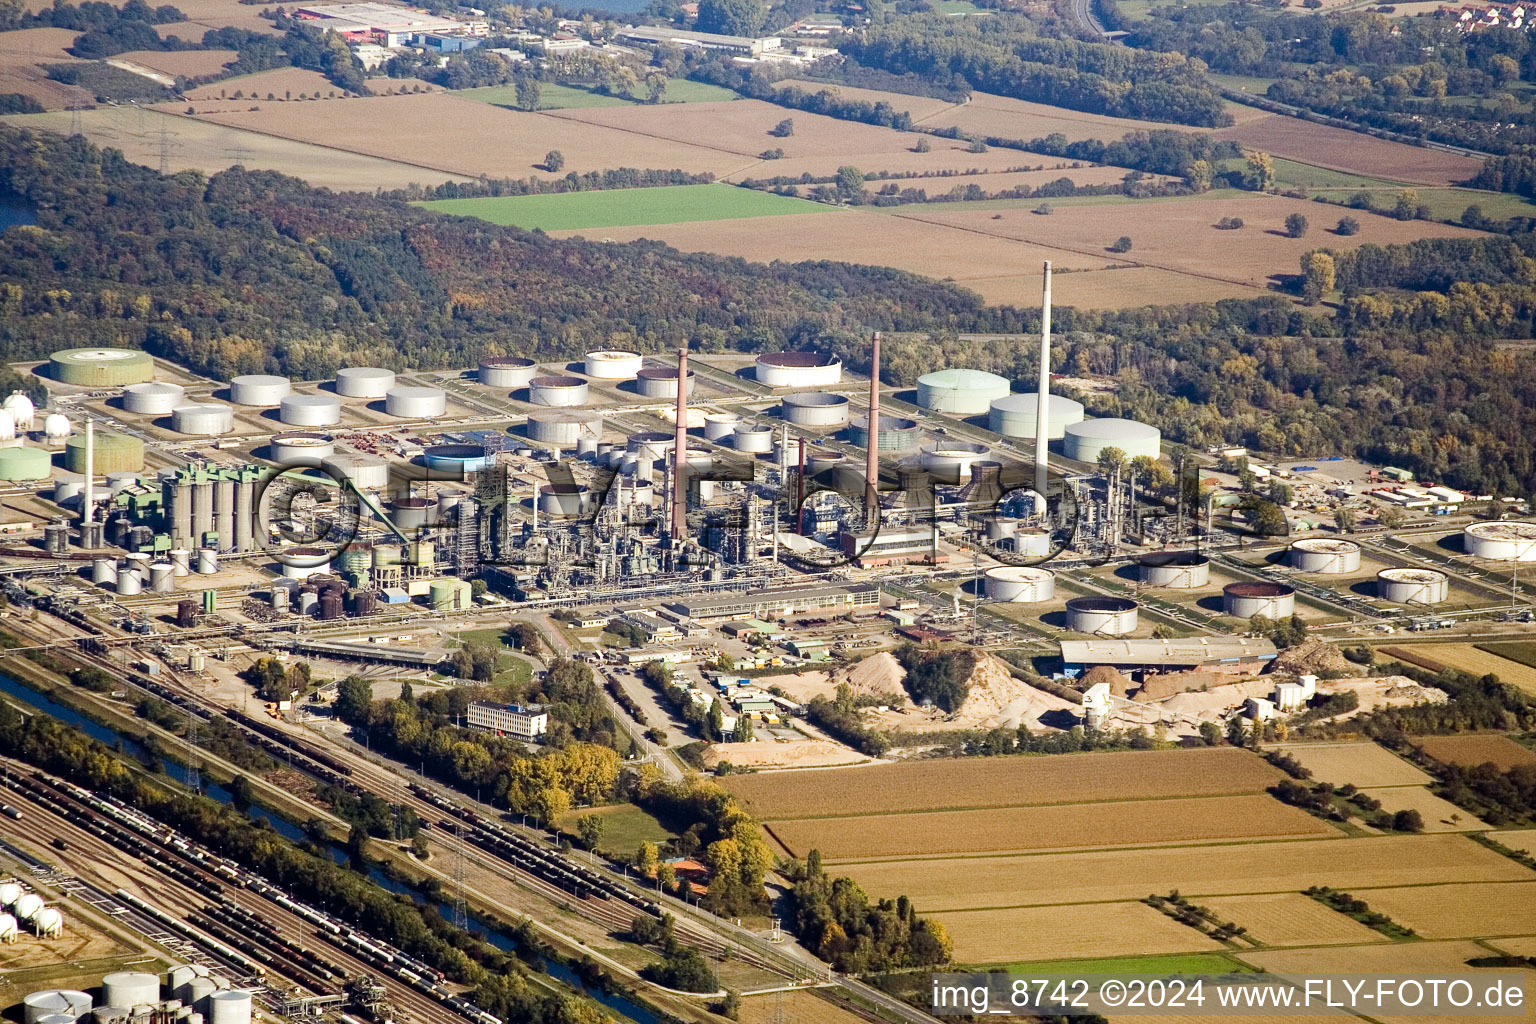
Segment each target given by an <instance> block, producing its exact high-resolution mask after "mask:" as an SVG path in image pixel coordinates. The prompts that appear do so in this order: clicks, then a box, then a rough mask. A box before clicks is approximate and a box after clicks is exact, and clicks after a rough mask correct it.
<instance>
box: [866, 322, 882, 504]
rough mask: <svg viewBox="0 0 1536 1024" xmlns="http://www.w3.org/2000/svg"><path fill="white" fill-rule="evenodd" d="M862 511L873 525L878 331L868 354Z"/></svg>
mask: <svg viewBox="0 0 1536 1024" xmlns="http://www.w3.org/2000/svg"><path fill="white" fill-rule="evenodd" d="M864 511H865V513H866V514H867V515H868V518H869V524H868V525H869V526H871V527H873V526H874V524H875V523H876V522H877V521H878V520H879V518H880V332H879V331H876V332H875V337H874V340H873V345H872V349H871V352H870V356H869V453H868V455H867V456H866V458H865V462H864Z"/></svg>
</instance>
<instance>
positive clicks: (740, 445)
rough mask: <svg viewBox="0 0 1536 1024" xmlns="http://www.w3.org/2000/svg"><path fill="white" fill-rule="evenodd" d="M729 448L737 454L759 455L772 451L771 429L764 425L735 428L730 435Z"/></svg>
mask: <svg viewBox="0 0 1536 1024" xmlns="http://www.w3.org/2000/svg"><path fill="white" fill-rule="evenodd" d="M731 447H733V448H735V449H736V450H737V451H739V452H750V453H752V454H754V455H760V454H763V453H765V452H771V451H773V428H772V427H770V426H767V425H765V424H760V425H757V426H750V427H737V428H736V432H735V433H734V434H732V435H731Z"/></svg>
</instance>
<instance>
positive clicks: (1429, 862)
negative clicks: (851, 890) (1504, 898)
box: [842, 835, 1531, 913]
mask: <svg viewBox="0 0 1536 1024" xmlns="http://www.w3.org/2000/svg"><path fill="white" fill-rule="evenodd" d="M842 870H843V871H844V872H845V873H846V874H847V875H848V876H849V877H851V878H852V879H853V880H854V881H856V882H858V883H859V884H860V885H862V886H863V887H864V889H865V891H866V892H870V893H874V894H877V895H880V896H887V897H894V896H896V895H899V894H901V893H905V894H907V895H908V896H910V897H912V899H913V900H914V901H915V902H916V903H917V905H918V907H919V908H920V909H921V910H923V911H925V912H929V913H932V912H937V911H943V910H968V909H973V908H979V907H1010V906H1032V905H1045V904H1058V903H1083V902H1088V901H1098V900H1132V899H1141V898H1142V897H1144V896H1146V894H1147V893H1149V892H1168V891H1170V890H1172V889H1178V890H1179V891H1180V892H1181V893H1183V894H1184V895H1186V896H1189V897H1191V898H1193V897H1196V896H1205V895H1233V894H1237V893H1258V892H1297V891H1300V890H1302V889H1305V888H1307V887H1308V886H1312V885H1330V886H1333V887H1334V888H1338V889H1345V890H1348V891H1351V892H1353V891H1354V890H1355V889H1357V888H1361V887H1368V886H1397V885H1424V884H1428V883H1433V882H1453V881H1454V882H1503V881H1526V880H1527V879H1529V878H1530V877H1531V873H1530V871H1529V869H1527V868H1525V867H1522V866H1521V865H1519V864H1517V863H1515V862H1514V861H1512V860H1510V859H1509V858H1507V857H1504V856H1501V855H1500V854H1497V853H1495V852H1493V851H1492V850H1489V849H1487V848H1485V847H1482V846H1479V845H1478V844H1477V843H1474V842H1473V841H1472V840H1470V839H1468V838H1466V837H1465V836H1459V835H1438V836H1380V837H1370V838H1362V839H1307V840H1295V841H1291V842H1270V843H1240V844H1212V845H1210V846H1201V847H1182V848H1177V849H1158V850H1153V851H1148V850H1097V851H1089V852H1083V853H1047V854H1025V855H1016V856H1012V857H990V858H975V857H956V858H950V859H946V860H926V861H918V862H913V863H908V864H903V863H901V862H899V861H886V862H875V863H869V864H848V865H844V866H843V868H842ZM1196 902H1199V901H1198V900H1197V901H1196Z"/></svg>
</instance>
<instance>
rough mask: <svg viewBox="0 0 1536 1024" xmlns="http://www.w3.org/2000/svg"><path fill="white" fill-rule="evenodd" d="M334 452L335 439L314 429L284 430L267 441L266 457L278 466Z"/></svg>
mask: <svg viewBox="0 0 1536 1024" xmlns="http://www.w3.org/2000/svg"><path fill="white" fill-rule="evenodd" d="M333 401H334V399H333ZM337 408H338V410H339V409H340V405H339V404H338V406H337ZM335 452H336V439H335V438H334V437H332V436H331V435H330V434H323V433H320V432H319V431H314V430H285V431H283V432H282V433H280V434H273V435H272V438H271V440H269V441H268V442H267V459H268V460H269V461H272V462H275V463H277V464H278V465H280V466H296V465H302V464H303V463H304V460H307V459H325V458H329V457H330V456H331V455H333V454H335Z"/></svg>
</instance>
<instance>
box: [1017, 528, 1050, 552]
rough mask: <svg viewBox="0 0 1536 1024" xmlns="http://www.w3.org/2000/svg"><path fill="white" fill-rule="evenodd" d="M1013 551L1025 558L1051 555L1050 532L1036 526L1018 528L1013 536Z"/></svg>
mask: <svg viewBox="0 0 1536 1024" xmlns="http://www.w3.org/2000/svg"><path fill="white" fill-rule="evenodd" d="M1013 550H1015V551H1017V552H1018V553H1019V554H1021V555H1023V556H1024V557H1026V558H1044V557H1045V556H1046V555H1049V554H1050V553H1051V531H1050V530H1046V529H1042V528H1041V527H1038V526H1024V527H1020V528H1019V529H1018V530H1017V531H1016V532H1015V533H1014V535H1013Z"/></svg>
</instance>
